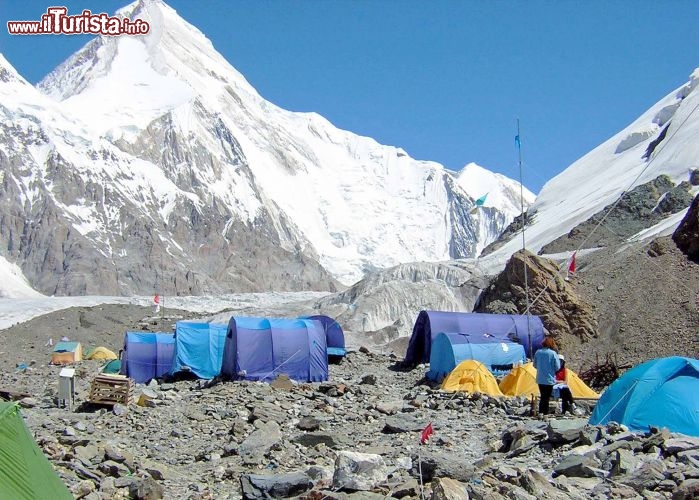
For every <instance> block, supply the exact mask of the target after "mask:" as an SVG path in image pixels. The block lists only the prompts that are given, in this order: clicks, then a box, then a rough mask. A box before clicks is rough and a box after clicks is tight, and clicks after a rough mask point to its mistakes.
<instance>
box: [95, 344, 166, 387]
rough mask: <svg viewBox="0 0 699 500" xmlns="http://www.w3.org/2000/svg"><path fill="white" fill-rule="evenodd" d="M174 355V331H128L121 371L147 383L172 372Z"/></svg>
mask: <svg viewBox="0 0 699 500" xmlns="http://www.w3.org/2000/svg"><path fill="white" fill-rule="evenodd" d="M174 356H175V335H174V334H173V333H166V332H126V334H125V335H124V347H123V350H122V352H121V367H120V369H119V372H120V373H121V374H122V375H126V376H127V377H129V378H132V379H133V380H134V381H135V382H137V383H139V384H147V383H148V382H150V381H151V380H152V379H154V378H161V377H164V376H165V375H167V374H168V373H170V370H171V369H172V362H173V359H174ZM105 368H106V367H105Z"/></svg>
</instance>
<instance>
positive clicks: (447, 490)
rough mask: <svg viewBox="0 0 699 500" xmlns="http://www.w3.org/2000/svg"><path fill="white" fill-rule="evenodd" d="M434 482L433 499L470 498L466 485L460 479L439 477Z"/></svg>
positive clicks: (459, 499) (458, 499)
mask: <svg viewBox="0 0 699 500" xmlns="http://www.w3.org/2000/svg"><path fill="white" fill-rule="evenodd" d="M432 483H433V484H432V500H469V495H468V491H467V490H466V486H465V485H464V484H462V483H460V482H459V481H454V480H453V479H448V478H439V479H437V480H435V481H433V482H432Z"/></svg>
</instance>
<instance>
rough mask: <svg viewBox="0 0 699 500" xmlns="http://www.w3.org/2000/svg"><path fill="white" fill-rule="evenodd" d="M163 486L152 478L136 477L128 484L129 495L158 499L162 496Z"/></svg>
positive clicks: (144, 499) (149, 499)
mask: <svg viewBox="0 0 699 500" xmlns="http://www.w3.org/2000/svg"><path fill="white" fill-rule="evenodd" d="M164 492H165V490H164V488H163V486H162V485H161V484H159V483H157V482H156V481H155V480H154V479H152V478H150V477H147V478H143V479H137V480H135V481H133V482H132V483H131V484H130V485H129V495H131V498H136V499H138V500H160V499H161V498H164V496H163V495H164Z"/></svg>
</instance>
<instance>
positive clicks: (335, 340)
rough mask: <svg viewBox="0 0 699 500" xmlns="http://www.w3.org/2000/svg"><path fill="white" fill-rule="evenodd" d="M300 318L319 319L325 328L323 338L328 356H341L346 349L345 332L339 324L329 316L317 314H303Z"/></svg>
mask: <svg viewBox="0 0 699 500" xmlns="http://www.w3.org/2000/svg"><path fill="white" fill-rule="evenodd" d="M300 319H311V320H315V321H320V324H321V325H323V329H324V330H325V339H326V343H327V345H328V356H330V358H331V359H332V358H336V357H339V358H343V357H344V356H345V355H346V354H347V351H346V350H345V334H344V332H343V331H342V327H341V326H340V324H339V323H338V322H337V321H336V320H334V319H333V318H331V317H330V316H325V315H322V314H318V315H315V316H303V317H301V318H300Z"/></svg>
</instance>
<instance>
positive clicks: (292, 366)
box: [221, 316, 328, 382]
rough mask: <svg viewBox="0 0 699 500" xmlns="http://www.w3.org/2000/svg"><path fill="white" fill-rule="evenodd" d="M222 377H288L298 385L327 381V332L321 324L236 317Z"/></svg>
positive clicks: (232, 320) (265, 378)
mask: <svg viewBox="0 0 699 500" xmlns="http://www.w3.org/2000/svg"><path fill="white" fill-rule="evenodd" d="M224 351H225V352H224V356H223V365H222V367H221V373H222V374H223V375H225V376H227V377H229V378H232V379H245V380H264V381H268V380H273V379H274V378H276V376H277V375H279V374H286V375H288V376H289V378H290V379H292V380H296V381H299V382H320V381H323V380H328V353H327V345H326V340H325V331H324V330H323V327H322V325H321V324H320V322H318V321H313V320H308V319H268V318H249V317H240V316H234V317H232V318H231V320H230V322H229V323H228V332H227V334H226V342H225V349H224Z"/></svg>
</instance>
